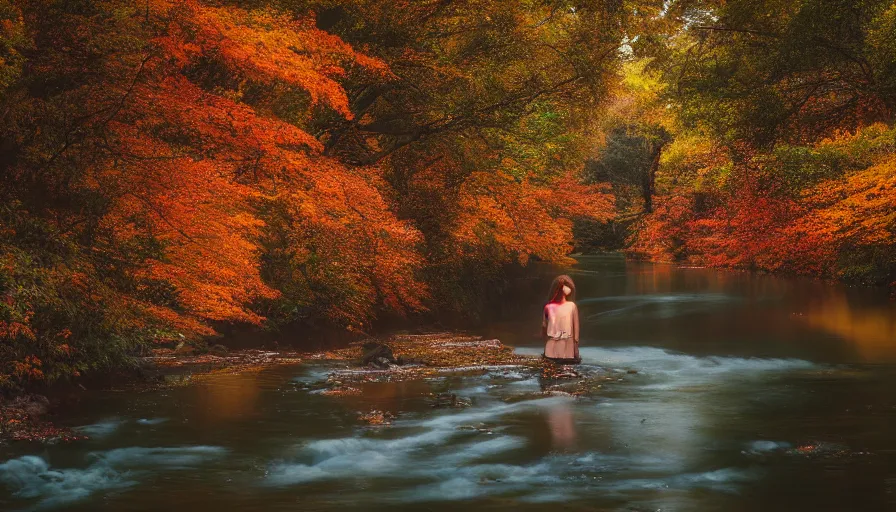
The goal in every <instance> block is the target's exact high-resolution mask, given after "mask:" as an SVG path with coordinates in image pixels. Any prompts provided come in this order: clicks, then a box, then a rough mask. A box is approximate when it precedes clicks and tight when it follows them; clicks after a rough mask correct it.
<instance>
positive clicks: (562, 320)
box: [541, 275, 581, 364]
mask: <svg viewBox="0 0 896 512" xmlns="http://www.w3.org/2000/svg"><path fill="white" fill-rule="evenodd" d="M575 294H576V285H575V284H573V282H572V279H571V278H570V277H569V276H567V275H562V276H557V278H556V279H554V282H553V283H552V284H551V294H550V296H549V297H548V303H547V304H546V305H545V306H544V314H543V315H542V322H541V335H542V338H543V339H544V340H545V345H544V356H545V357H546V358H548V359H552V360H554V361H556V362H559V363H563V364H577V363H579V362H581V359H580V358H579V309H578V308H577V307H576V303H575V302H573V299H574V298H575Z"/></svg>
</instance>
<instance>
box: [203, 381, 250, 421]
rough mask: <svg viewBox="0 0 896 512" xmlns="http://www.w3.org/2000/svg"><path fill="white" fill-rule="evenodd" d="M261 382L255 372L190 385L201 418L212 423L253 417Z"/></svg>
mask: <svg viewBox="0 0 896 512" xmlns="http://www.w3.org/2000/svg"><path fill="white" fill-rule="evenodd" d="M261 384H262V383H261V382H260V374H259V373H248V374H241V375H240V374H232V375H228V374H220V375H214V376H211V377H209V378H208V380H207V381H205V382H202V383H200V384H199V385H197V386H196V387H195V388H194V389H195V393H196V401H197V402H198V404H199V410H200V413H201V416H200V417H201V419H202V420H203V421H205V422H209V423H215V422H219V421H222V420H233V419H241V418H249V417H253V416H257V415H258V410H257V403H258V399H259V395H260V394H261V387H262V385H261Z"/></svg>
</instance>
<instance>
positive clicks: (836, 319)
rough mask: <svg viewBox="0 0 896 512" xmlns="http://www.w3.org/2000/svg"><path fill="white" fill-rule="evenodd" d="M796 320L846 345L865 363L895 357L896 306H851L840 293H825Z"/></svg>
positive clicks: (890, 359)
mask: <svg viewBox="0 0 896 512" xmlns="http://www.w3.org/2000/svg"><path fill="white" fill-rule="evenodd" d="M798 318H802V319H805V321H806V322H807V323H808V324H809V325H811V326H812V327H816V328H820V329H823V330H825V331H828V332H830V333H832V334H835V335H837V336H839V337H841V338H843V339H844V340H846V341H848V342H850V343H851V344H853V345H854V347H855V349H856V351H857V352H858V355H859V356H860V357H861V358H862V359H864V360H866V361H878V362H880V361H881V360H887V361H892V360H893V359H894V358H896V304H892V303H891V304H882V305H880V306H876V307H872V306H869V305H860V304H856V305H853V304H850V301H849V300H847V297H846V296H845V295H844V294H842V293H830V292H829V293H826V294H824V295H822V296H820V297H819V300H818V301H817V302H816V303H815V304H813V305H812V306H811V307H810V308H809V310H808V311H807V312H806V314H805V315H799V316H798Z"/></svg>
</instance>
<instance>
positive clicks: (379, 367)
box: [0, 332, 550, 443]
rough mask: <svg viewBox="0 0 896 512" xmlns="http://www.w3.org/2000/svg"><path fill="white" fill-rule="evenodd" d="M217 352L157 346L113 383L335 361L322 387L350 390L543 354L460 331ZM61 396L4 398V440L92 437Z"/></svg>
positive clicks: (527, 361) (521, 363)
mask: <svg viewBox="0 0 896 512" xmlns="http://www.w3.org/2000/svg"><path fill="white" fill-rule="evenodd" d="M213 352H214V353H213ZM213 352H206V353H201V354H197V353H191V352H190V351H184V350H175V349H168V348H160V349H156V350H154V351H153V354H152V355H150V356H145V357H142V358H140V360H139V365H138V370H137V371H136V372H135V373H134V374H133V376H132V377H133V378H131V379H127V380H124V381H122V380H119V381H117V382H114V383H112V384H111V385H110V386H109V387H110V388H111V389H114V390H116V391H122V392H142V391H156V390H160V389H165V388H172V387H180V386H187V385H191V384H193V383H195V382H199V381H201V380H203V379H206V378H209V377H212V376H215V375H220V374H240V373H248V372H259V371H262V370H264V369H266V368H270V367H273V366H288V365H298V364H301V363H302V362H303V361H312V360H313V361H321V360H329V361H339V362H342V363H343V365H342V366H343V367H342V368H339V369H336V370H334V371H333V373H332V374H331V375H330V378H329V379H328V380H327V389H324V390H321V393H322V394H324V395H327V396H345V395H353V394H358V393H359V391H358V389H357V387H355V386H357V385H358V384H360V383H362V382H386V381H389V382H399V381H410V380H421V379H425V378H428V377H432V376H434V375H439V374H446V373H462V372H465V373H470V372H473V373H475V372H481V371H485V370H487V369H494V368H499V367H500V368H515V367H529V368H535V367H540V366H541V360H540V358H537V357H532V356H519V355H516V354H514V353H513V350H512V348H511V347H508V346H506V345H504V344H503V343H502V342H501V341H500V340H497V339H482V338H481V337H479V336H472V335H469V334H465V333H458V332H437V333H428V334H396V335H391V336H385V337H380V338H368V339H364V340H360V341H355V342H352V343H349V344H348V346H346V347H343V348H339V349H334V350H329V351H315V352H299V351H273V350H259V349H247V350H236V351H227V350H226V349H223V347H220V348H217V349H214V350H213ZM548 371H550V370H548ZM78 388H79V389H80V392H81V393H86V392H88V390H87V389H86V388H84V387H83V386H80V385H78ZM51 396H52V395H51ZM55 398H56V400H51V399H50V398H47V396H44V395H41V394H23V395H20V396H17V397H15V398H11V399H8V400H5V401H3V402H2V403H0V443H8V442H14V441H27V442H42V443H59V442H62V443H67V442H75V441H80V440H84V439H87V438H88V437H89V435H85V434H83V433H79V432H78V431H76V430H72V429H69V428H64V427H57V426H55V425H54V423H53V421H52V418H53V410H54V405H56V404H57V403H58V401H59V400H64V399H66V398H65V397H62V396H61V395H60V396H56V397H55ZM67 399H71V397H70V396H69V397H67ZM373 419H375V418H373Z"/></svg>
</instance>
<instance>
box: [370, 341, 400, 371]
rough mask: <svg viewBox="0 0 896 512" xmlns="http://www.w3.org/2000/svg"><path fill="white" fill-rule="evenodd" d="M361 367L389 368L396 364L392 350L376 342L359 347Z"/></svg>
mask: <svg viewBox="0 0 896 512" xmlns="http://www.w3.org/2000/svg"><path fill="white" fill-rule="evenodd" d="M361 354H362V355H361V365H362V366H371V365H372V366H373V367H375V368H381V369H385V368H389V367H390V366H391V365H393V364H397V362H398V361H396V360H395V356H394V355H393V354H392V349H391V348H389V346H388V345H386V344H385V343H380V342H378V341H369V342H367V343H365V344H364V345H362V346H361Z"/></svg>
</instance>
